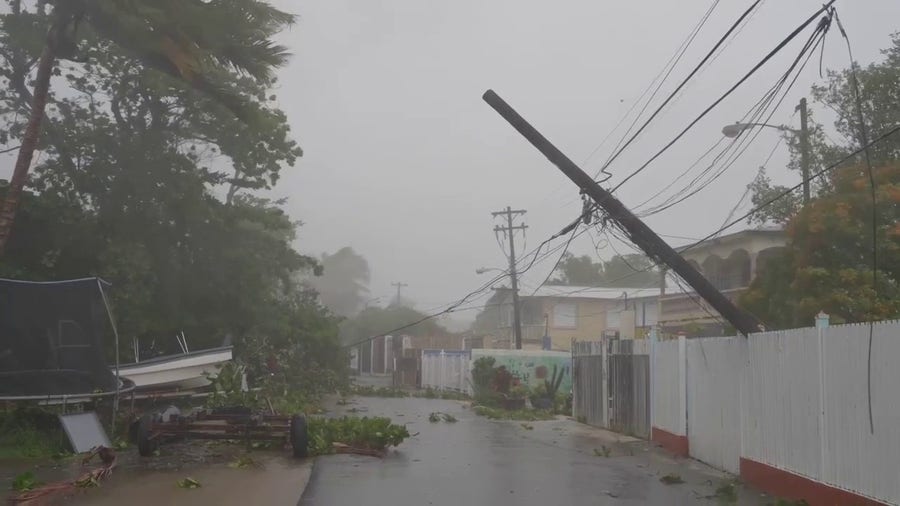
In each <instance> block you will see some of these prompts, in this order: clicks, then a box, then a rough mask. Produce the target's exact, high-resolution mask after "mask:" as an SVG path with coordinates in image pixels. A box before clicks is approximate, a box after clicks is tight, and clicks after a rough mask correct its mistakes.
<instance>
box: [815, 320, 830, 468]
mask: <svg viewBox="0 0 900 506" xmlns="http://www.w3.org/2000/svg"><path fill="white" fill-rule="evenodd" d="M827 327H828V320H827V319H826V320H825V324H824V325H819V318H818V317H817V318H816V334H818V336H817V337H818V339H819V341H818V348H819V353H818V355H819V480H822V481H825V479H826V478H825V462H826V459H827V458H828V449H827V446H828V438H827V437H825V332H826V329H827Z"/></svg>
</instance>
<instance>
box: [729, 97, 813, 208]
mask: <svg viewBox="0 0 900 506" xmlns="http://www.w3.org/2000/svg"><path fill="white" fill-rule="evenodd" d="M797 111H799V112H800V130H796V129H793V128H790V127H786V126H784V125H770V124H768V123H735V124H733V125H725V126H724V127H722V135H724V136H725V137H728V138H729V139H734V138H736V137H737V136H739V135H741V134H742V133H744V130H747V129H750V128H753V127H755V126H758V127H769V128H774V129H776V130H781V131H782V132H789V133H792V134H794V135H796V136H798V137H799V138H800V170H801V171H802V174H803V203H804V204H806V203H807V202H809V163H810V160H809V127H808V126H807V121H808V118H807V111H806V99H805V98H801V99H800V104H799V105H797Z"/></svg>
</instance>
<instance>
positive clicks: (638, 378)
mask: <svg viewBox="0 0 900 506" xmlns="http://www.w3.org/2000/svg"><path fill="white" fill-rule="evenodd" d="M572 363H573V364H574V368H575V371H574V374H573V380H574V381H573V385H572V387H573V389H574V396H573V403H572V408H573V411H574V413H573V414H574V416H575V418H576V419H577V420H579V421H580V422H583V423H587V424H589V425H595V426H598V427H604V428H607V429H612V430H616V431H619V432H622V433H625V434H629V435H633V436H637V437H642V438H647V437H649V435H650V347H649V343H648V342H647V341H646V340H618V339H610V340H607V339H604V340H602V341H584V342H574V343H573V344H572Z"/></svg>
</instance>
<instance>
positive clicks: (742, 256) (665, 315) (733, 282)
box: [480, 229, 787, 351]
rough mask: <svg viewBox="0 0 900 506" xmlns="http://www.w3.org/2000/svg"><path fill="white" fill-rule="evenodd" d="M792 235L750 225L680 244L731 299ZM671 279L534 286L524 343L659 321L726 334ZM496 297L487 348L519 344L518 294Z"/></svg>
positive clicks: (557, 341) (632, 333)
mask: <svg viewBox="0 0 900 506" xmlns="http://www.w3.org/2000/svg"><path fill="white" fill-rule="evenodd" d="M786 242H787V238H786V235H785V233H784V231H783V230H781V229H750V230H743V231H740V232H735V233H733V234H729V235H723V236H720V237H717V238H715V239H710V240H708V241H704V242H702V243H698V244H696V245H693V246H684V247H681V248H676V250H677V251H679V252H681V254H682V256H683V257H684V258H685V259H687V261H688V262H689V263H691V264H692V265H693V266H694V268H696V269H697V270H699V271H700V272H701V273H702V274H703V275H704V276H706V278H707V279H708V280H709V281H710V282H711V283H712V284H713V286H715V287H716V288H718V289H719V290H721V291H722V293H723V294H725V295H726V296H727V297H728V298H729V299H731V300H732V301H734V302H737V299H738V296H739V295H740V294H741V293H742V292H743V291H744V290H746V289H747V287H748V286H749V285H750V282H751V281H752V280H753V279H754V278H755V277H756V276H757V275H758V274H759V272H761V270H762V269H764V268H765V263H766V259H767V258H770V257H772V256H773V255H775V254H777V253H778V252H779V251H780V250H781V249H782V248H784V246H785V244H786ZM665 279H666V286H665V287H663V282H662V276H661V278H660V283H659V285H658V286H656V287H652V288H596V287H578V286H543V287H541V288H539V289H538V291H537V292H535V293H534V294H521V295H520V297H519V299H520V304H521V309H522V311H521V318H522V347H523V348H525V349H541V348H542V347H545V346H546V344H547V343H546V340H545V339H544V337H545V336H547V337H549V345H550V349H553V350H563V351H566V350H569V349H570V348H571V343H572V340H573V339H577V340H579V341H581V340H596V339H599V338H600V337H601V336H603V335H613V336H618V337H620V338H622V339H631V338H637V339H640V338H642V337H646V336H647V335H648V334H649V331H650V328H651V327H653V326H658V327H659V328H660V331H661V333H662V335H663V336H667V335H668V336H672V335H677V334H684V335H687V336H689V337H697V336H715V335H725V333H728V332H730V328H729V326H728V325H727V324H725V323H723V322H724V320H722V318H721V317H720V316H719V315H718V313H716V312H715V311H714V310H713V309H712V308H710V307H709V305H708V304H707V303H706V302H704V301H703V300H702V299H701V298H700V297H699V296H697V294H696V293H694V292H693V290H692V289H691V288H690V287H689V286H688V285H687V284H686V283H684V282H679V281H677V278H676V276H675V275H674V274H672V273H669V274H668V275H666V276H665ZM500 290H501V291H505V292H506V293H505V294H504V295H502V296H499V297H493V298H492V301H491V303H490V304H489V305H488V306H485V311H497V315H496V316H497V318H496V319H495V321H497V322H498V324H497V330H496V332H491V333H490V335H486V336H484V337H483V338H482V339H481V342H480V344H482V345H483V346H484V347H485V348H512V347H513V345H514V342H513V339H512V336H513V331H512V324H513V316H512V294H511V293H510V291H509V289H508V288H504V289H500Z"/></svg>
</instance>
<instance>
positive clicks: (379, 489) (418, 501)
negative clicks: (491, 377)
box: [300, 398, 762, 506]
mask: <svg viewBox="0 0 900 506" xmlns="http://www.w3.org/2000/svg"><path fill="white" fill-rule="evenodd" d="M353 407H356V408H357V409H358V410H360V412H358V413H355V414H357V415H360V416H364V415H369V416H373V415H378V416H389V417H391V418H393V419H394V421H395V423H408V426H409V430H410V432H411V433H416V432H419V435H418V436H415V437H413V438H410V439H408V440H407V441H405V442H404V443H403V444H401V445H400V446H399V447H398V448H397V449H396V450H395V451H392V452H391V453H390V454H388V456H387V457H386V458H385V459H383V460H379V459H375V458H371V457H360V456H352V455H335V456H329V457H323V458H320V459H318V460H317V462H316V464H315V467H314V469H313V474H312V478H311V480H310V484H309V486H308V487H307V489H306V492H305V493H304V494H303V498H302V499H301V500H300V505H301V506H337V505H358V504H368V505H373V506H381V505H385V506H388V505H389V506H423V505H434V506H460V505H473V506H477V505H506V504H515V505H517V506H530V505H534V506H538V505H540V506H547V505H557V506H558V505H568V504H571V505H579V506H582V505H605V504H611V505H613V504H614V505H619V504H623V505H624V504H651V505H682V504H716V500H715V498H714V497H713V496H712V494H714V490H715V488H716V487H717V486H719V485H720V484H721V483H723V482H724V481H723V480H724V479H725V478H724V477H723V476H722V475H718V474H717V473H714V472H713V473H709V472H706V471H697V469H695V468H696V467H698V466H697V465H696V464H685V463H684V462H682V463H678V462H675V461H674V460H672V459H669V458H668V457H663V456H661V454H660V452H659V451H658V450H656V449H651V448H649V447H648V446H647V445H646V443H643V442H637V443H617V442H616V440H615V439H616V438H618V437H619V436H617V435H615V434H613V433H610V432H606V431H601V430H596V429H592V428H587V427H586V426H584V425H581V424H578V423H576V422H574V421H571V420H554V421H546V422H529V423H528V426H531V427H532V429H528V428H527V427H525V426H522V424H521V423H520V422H508V421H504V422H500V421H492V420H488V419H485V418H483V417H479V416H477V415H475V414H474V413H472V412H471V411H470V410H469V409H466V408H465V407H464V405H463V404H462V403H460V402H455V401H443V400H431V399H417V398H408V399H383V398H363V399H356V404H353V405H351V406H347V407H346V408H353ZM432 411H442V412H447V413H450V414H452V415H454V416H456V417H457V418H458V422H457V423H446V422H440V423H431V422H429V421H428V415H429V413H431V412H432ZM604 447H605V448H608V449H609V451H610V452H611V453H610V456H608V457H606V456H603V454H604V453H605V452H606V450H603V448H604ZM595 448H597V449H600V453H601V455H597V454H596V453H595V452H594V449H595ZM701 467H702V466H701ZM670 472H678V474H679V475H680V476H681V477H682V478H683V479H684V480H685V483H683V484H677V485H666V484H663V483H661V482H660V479H659V478H660V476H662V475H664V474H668V473H670ZM752 495H753V496H754V497H757V495H756V494H752ZM731 504H762V503H758V502H757V501H756V500H749V501H747V500H741V501H740V502H738V503H731Z"/></svg>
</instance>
